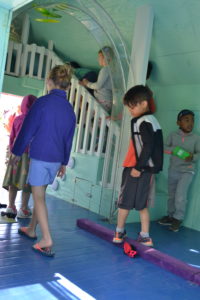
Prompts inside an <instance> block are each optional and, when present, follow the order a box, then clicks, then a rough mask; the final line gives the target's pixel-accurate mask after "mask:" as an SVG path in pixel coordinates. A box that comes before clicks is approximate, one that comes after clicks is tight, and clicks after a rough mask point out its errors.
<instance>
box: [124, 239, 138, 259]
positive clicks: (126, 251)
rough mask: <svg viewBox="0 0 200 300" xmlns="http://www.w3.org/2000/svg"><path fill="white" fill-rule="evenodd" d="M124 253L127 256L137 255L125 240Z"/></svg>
mask: <svg viewBox="0 0 200 300" xmlns="http://www.w3.org/2000/svg"><path fill="white" fill-rule="evenodd" d="M124 254H126V255H128V256H129V257H132V258H133V257H135V256H136V255H137V251H135V249H134V248H133V246H132V245H130V244H129V243H127V242H124Z"/></svg>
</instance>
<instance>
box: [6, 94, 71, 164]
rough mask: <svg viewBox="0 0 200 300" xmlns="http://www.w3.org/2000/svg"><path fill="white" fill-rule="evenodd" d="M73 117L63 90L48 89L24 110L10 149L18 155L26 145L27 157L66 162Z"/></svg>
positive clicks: (69, 148)
mask: <svg viewBox="0 0 200 300" xmlns="http://www.w3.org/2000/svg"><path fill="white" fill-rule="evenodd" d="M75 125H76V117H75V114H74V111H73V108H72V106H71V104H70V103H69V102H68V100H67V98H66V92H65V91H63V90H59V89H54V90H51V91H50V93H49V94H48V95H45V96H43V97H40V98H38V99H37V100H36V102H35V103H34V104H33V106H32V107H31V109H30V111H29V113H28V114H27V116H26V118H25V120H24V122H23V125H22V128H21V131H20V132H19V134H18V136H17V139H16V141H15V143H14V147H13V149H12V153H13V154H15V155H17V156H21V155H22V154H23V152H24V150H25V149H26V147H27V146H28V145H29V146H30V158H33V159H37V160H42V161H46V162H61V163H62V165H67V163H68V160H69V156H70V151H71V147H72V140H73V135H74V130H75Z"/></svg>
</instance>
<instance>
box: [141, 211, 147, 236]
mask: <svg viewBox="0 0 200 300" xmlns="http://www.w3.org/2000/svg"><path fill="white" fill-rule="evenodd" d="M140 221H141V232H142V233H146V234H149V211H148V208H144V209H142V210H140Z"/></svg>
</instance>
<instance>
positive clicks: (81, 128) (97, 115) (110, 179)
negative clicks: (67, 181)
mask: <svg viewBox="0 0 200 300" xmlns="http://www.w3.org/2000/svg"><path fill="white" fill-rule="evenodd" d="M69 101H70V103H71V104H72V106H73V107H74V111H75V114H76V118H77V127H78V130H77V139H76V146H75V152H79V153H83V154H89V155H96V156H98V157H104V169H103V177H102V181H101V184H102V185H103V186H104V187H112V186H113V183H114V175H115V174H114V173H115V167H116V162H117V151H115V149H118V143H119V134H120V129H119V125H117V124H116V123H115V122H113V121H111V120H110V119H109V115H108V113H107V112H106V111H105V110H104V109H103V108H102V107H101V105H99V103H98V102H97V101H96V100H95V98H94V97H93V96H92V95H91V94H90V93H89V92H88V91H87V90H86V89H85V88H84V87H82V86H81V85H79V83H78V80H77V78H75V77H73V78H72V81H71V89H70V95H69Z"/></svg>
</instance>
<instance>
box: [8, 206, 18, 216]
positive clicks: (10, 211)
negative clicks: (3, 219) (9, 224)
mask: <svg viewBox="0 0 200 300" xmlns="http://www.w3.org/2000/svg"><path fill="white" fill-rule="evenodd" d="M6 213H7V214H13V215H16V214H17V209H16V207H15V205H14V206H8V207H7V208H6Z"/></svg>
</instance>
